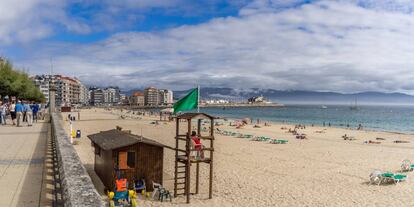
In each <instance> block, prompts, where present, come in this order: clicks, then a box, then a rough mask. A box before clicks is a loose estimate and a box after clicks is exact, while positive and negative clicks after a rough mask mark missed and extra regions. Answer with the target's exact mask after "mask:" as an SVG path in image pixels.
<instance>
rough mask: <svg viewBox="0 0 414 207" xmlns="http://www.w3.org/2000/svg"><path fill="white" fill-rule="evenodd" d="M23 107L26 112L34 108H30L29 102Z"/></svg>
mask: <svg viewBox="0 0 414 207" xmlns="http://www.w3.org/2000/svg"><path fill="white" fill-rule="evenodd" d="M23 107H24V109H23V110H24V111H25V112H32V109H31V108H30V105H29V104H24V105H23Z"/></svg>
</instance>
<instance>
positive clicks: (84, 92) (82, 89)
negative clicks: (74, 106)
mask: <svg viewBox="0 0 414 207" xmlns="http://www.w3.org/2000/svg"><path fill="white" fill-rule="evenodd" d="M77 81H78V83H79V103H80V104H83V105H88V104H89V100H90V93H89V89H88V88H87V87H86V86H85V85H84V84H83V83H82V82H80V81H79V80H77Z"/></svg>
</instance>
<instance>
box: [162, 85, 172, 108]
mask: <svg viewBox="0 0 414 207" xmlns="http://www.w3.org/2000/svg"><path fill="white" fill-rule="evenodd" d="M158 93H159V99H158V100H159V104H160V105H169V104H173V92H172V91H171V90H167V89H160V90H159V91H158Z"/></svg>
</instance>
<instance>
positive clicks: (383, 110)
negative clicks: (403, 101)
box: [200, 104, 414, 134]
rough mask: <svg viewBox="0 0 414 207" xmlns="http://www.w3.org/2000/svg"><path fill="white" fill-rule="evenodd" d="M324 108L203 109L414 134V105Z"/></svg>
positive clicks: (227, 114)
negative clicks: (352, 108) (353, 108)
mask: <svg viewBox="0 0 414 207" xmlns="http://www.w3.org/2000/svg"><path fill="white" fill-rule="evenodd" d="M326 106H327V108H323V107H322V105H316V104H294V105H293V104H292V105H291V104H287V105H285V106H284V107H227V108H208V107H207V108H201V109H200V112H204V113H208V114H212V115H215V116H218V117H222V118H230V119H243V118H252V119H253V121H254V123H255V122H256V121H257V119H260V121H261V122H264V121H269V122H277V123H288V124H306V125H312V124H314V125H318V126H323V124H324V122H325V125H326V127H328V125H329V124H330V125H331V126H332V127H340V128H348V126H349V128H353V129H356V128H357V127H358V125H359V124H361V125H362V126H363V127H364V129H367V130H375V131H387V132H397V133H407V134H412V133H414V126H413V125H412V124H411V123H413V122H414V106H413V105H358V110H351V108H350V105H328V104H326Z"/></svg>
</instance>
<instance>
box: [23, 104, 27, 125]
mask: <svg viewBox="0 0 414 207" xmlns="http://www.w3.org/2000/svg"><path fill="white" fill-rule="evenodd" d="M26 104H27V102H26V101H24V100H23V101H22V105H23V122H27V117H26V110H25V108H24V105H26Z"/></svg>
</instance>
